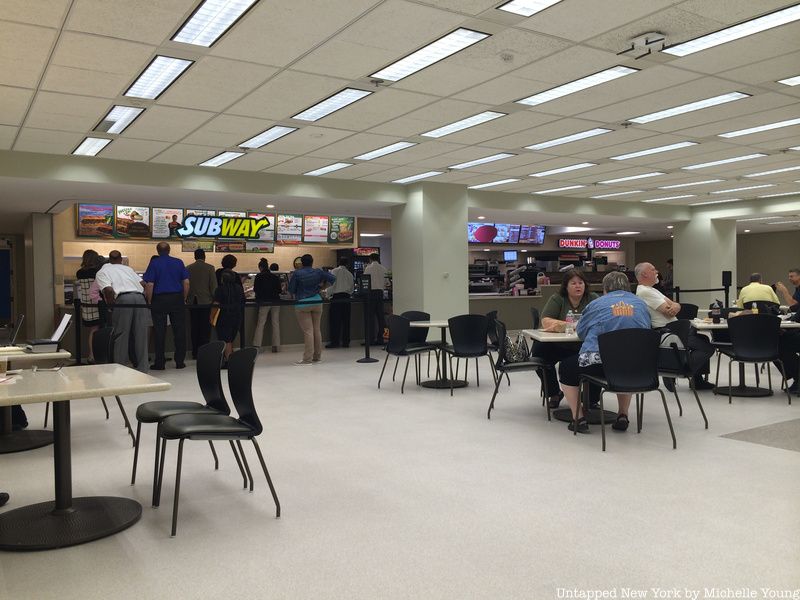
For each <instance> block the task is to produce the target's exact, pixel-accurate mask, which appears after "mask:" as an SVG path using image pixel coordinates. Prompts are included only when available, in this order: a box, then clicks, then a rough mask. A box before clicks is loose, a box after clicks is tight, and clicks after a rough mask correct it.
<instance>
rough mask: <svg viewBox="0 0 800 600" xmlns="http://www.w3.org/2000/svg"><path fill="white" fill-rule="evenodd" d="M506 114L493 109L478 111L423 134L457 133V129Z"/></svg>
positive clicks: (441, 134)
mask: <svg viewBox="0 0 800 600" xmlns="http://www.w3.org/2000/svg"><path fill="white" fill-rule="evenodd" d="M505 116H506V113H500V112H493V111H491V110H487V111H486V112H482V113H478V114H477V115H472V116H471V117H467V118H466V119H461V120H460V121H456V122H455V123H450V124H449V125H444V126H442V127H439V128H438V129H433V130H432V131H427V132H425V133H423V134H422V135H423V136H424V137H432V138H440V137H444V136H446V135H450V134H451V133H455V132H456V131H461V130H462V129H467V128H469V127H475V126H476V125H481V124H483V123H487V122H488V121H493V120H494V119H499V118H500V117H505Z"/></svg>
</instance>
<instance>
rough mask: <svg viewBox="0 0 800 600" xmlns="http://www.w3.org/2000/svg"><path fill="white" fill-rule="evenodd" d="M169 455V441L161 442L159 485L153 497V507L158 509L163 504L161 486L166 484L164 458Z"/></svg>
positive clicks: (163, 440)
mask: <svg viewBox="0 0 800 600" xmlns="http://www.w3.org/2000/svg"><path fill="white" fill-rule="evenodd" d="M166 455H167V440H165V439H162V440H161V456H160V457H159V461H158V473H157V474H156V476H157V482H158V483H157V485H156V489H155V494H154V497H153V506H154V507H158V506H159V505H160V504H161V484H162V483H164V458H165V457H166Z"/></svg>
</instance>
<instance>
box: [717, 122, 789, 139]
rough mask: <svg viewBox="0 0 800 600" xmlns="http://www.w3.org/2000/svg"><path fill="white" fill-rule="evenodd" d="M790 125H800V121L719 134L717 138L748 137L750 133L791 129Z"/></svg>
mask: <svg viewBox="0 0 800 600" xmlns="http://www.w3.org/2000/svg"><path fill="white" fill-rule="evenodd" d="M792 125H800V119H788V120H786V121H779V122H777V123H769V124H768V125H759V126H758V127H750V128H748V129H740V130H738V131H729V132H728V133H720V134H719V136H718V137H721V138H733V137H739V136H740V135H750V134H751V133H761V132H762V131H769V130H771V129H780V128H781V127H791V126H792Z"/></svg>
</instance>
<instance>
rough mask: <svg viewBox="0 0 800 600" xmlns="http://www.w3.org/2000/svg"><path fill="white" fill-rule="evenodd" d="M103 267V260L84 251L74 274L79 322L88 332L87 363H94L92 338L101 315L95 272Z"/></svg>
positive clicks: (91, 251) (93, 252)
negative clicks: (78, 305) (78, 303)
mask: <svg viewBox="0 0 800 600" xmlns="http://www.w3.org/2000/svg"><path fill="white" fill-rule="evenodd" d="M102 266H103V259H102V258H100V255H99V254H98V253H97V252H96V251H95V250H91V249H89V250H85V251H84V253H83V258H82V259H81V268H80V269H78V272H77V273H76V274H75V284H76V285H77V288H78V297H79V298H80V300H81V322H82V323H83V326H84V327H86V329H87V331H88V334H89V335H88V346H89V352H88V355H87V356H88V361H89V362H90V363H93V362H94V354H93V353H92V338H94V334H95V332H96V331H97V330H98V329H100V323H101V321H102V315H101V314H100V308H99V307H98V306H97V303H98V302H100V288H99V286H98V285H97V282H96V281H95V277H97V272H98V271H99V270H100V267H102Z"/></svg>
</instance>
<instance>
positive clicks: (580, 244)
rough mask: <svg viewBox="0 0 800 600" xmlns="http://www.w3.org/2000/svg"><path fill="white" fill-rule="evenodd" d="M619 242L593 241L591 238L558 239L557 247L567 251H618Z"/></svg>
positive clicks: (620, 243)
mask: <svg viewBox="0 0 800 600" xmlns="http://www.w3.org/2000/svg"><path fill="white" fill-rule="evenodd" d="M621 245H622V242H620V241H619V240H595V239H593V238H560V239H559V240H558V247H559V248H565V249H568V250H619V249H620V246H621Z"/></svg>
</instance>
